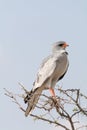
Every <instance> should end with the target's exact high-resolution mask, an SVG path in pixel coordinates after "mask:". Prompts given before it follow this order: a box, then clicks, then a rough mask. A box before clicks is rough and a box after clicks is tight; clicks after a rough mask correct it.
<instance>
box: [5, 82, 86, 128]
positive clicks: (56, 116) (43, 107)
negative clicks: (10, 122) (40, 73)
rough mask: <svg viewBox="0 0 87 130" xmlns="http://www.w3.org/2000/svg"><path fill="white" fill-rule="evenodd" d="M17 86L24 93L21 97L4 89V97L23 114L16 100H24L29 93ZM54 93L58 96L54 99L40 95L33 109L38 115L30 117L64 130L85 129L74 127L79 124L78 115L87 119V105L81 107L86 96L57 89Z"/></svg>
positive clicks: (78, 90)
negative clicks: (14, 104)
mask: <svg viewBox="0 0 87 130" xmlns="http://www.w3.org/2000/svg"><path fill="white" fill-rule="evenodd" d="M19 85H20V87H21V88H22V90H23V91H24V94H22V96H19V95H17V94H14V93H12V92H10V91H8V90H7V89H5V95H6V96H8V97H9V98H11V99H12V101H13V102H14V103H16V104H17V105H18V106H19V108H20V109H21V110H22V111H23V112H25V111H26V110H25V109H24V108H23V107H22V105H21V104H20V103H19V101H18V98H20V97H22V100H23V99H24V98H25V94H28V93H29V91H28V90H26V89H25V87H24V86H23V85H21V84H20V83H19ZM56 91H57V92H58V93H59V95H60V96H59V97H58V96H56V98H53V97H49V96H47V95H45V94H42V95H41V96H40V99H39V101H38V103H37V105H36V108H35V109H36V110H37V109H38V110H39V112H40V113H39V114H37V113H36V114H30V116H31V117H34V118H35V119H39V120H42V121H45V122H48V123H50V124H54V125H56V126H60V127H62V128H63V129H64V130H78V129H81V128H83V127H85V128H87V124H86V125H82V126H79V127H76V125H75V124H76V122H77V123H80V120H79V118H78V120H77V117H78V115H79V117H80V115H81V114H83V115H85V118H87V105H84V106H82V101H83V100H84V101H85V102H87V96H85V95H84V94H82V93H81V92H80V89H66V90H63V89H62V88H58V89H56ZM20 99H21V98H20ZM67 108H68V109H67ZM42 113H43V114H42ZM75 120H76V121H75ZM65 121H66V122H68V123H69V124H70V128H69V127H68V126H67V125H66V124H65V123H63V122H65Z"/></svg>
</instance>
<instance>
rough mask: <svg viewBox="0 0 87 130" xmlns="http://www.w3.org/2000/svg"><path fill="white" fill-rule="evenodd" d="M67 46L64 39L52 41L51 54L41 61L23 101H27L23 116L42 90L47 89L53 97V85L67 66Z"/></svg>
mask: <svg viewBox="0 0 87 130" xmlns="http://www.w3.org/2000/svg"><path fill="white" fill-rule="evenodd" d="M67 46H68V44H67V43H66V42H65V41H59V42H56V43H54V44H53V47H52V54H51V55H49V56H48V57H47V58H45V59H44V60H43V61H42V64H41V66H40V68H39V71H38V73H37V78H36V80H35V82H34V84H33V88H32V90H31V91H30V92H29V93H28V94H27V96H26V97H25V99H24V102H25V103H28V106H27V109H26V112H25V116H28V115H29V114H30V113H31V111H32V110H33V109H34V108H35V106H36V104H37V102H38V100H39V97H40V95H41V93H42V91H43V90H45V89H49V90H50V93H51V95H52V96H54V97H55V92H54V87H55V85H56V83H57V82H58V81H59V80H61V79H62V78H63V76H64V75H65V73H66V72H67V69H68V66H69V61H68V57H67V55H68V53H67V51H66V47H67Z"/></svg>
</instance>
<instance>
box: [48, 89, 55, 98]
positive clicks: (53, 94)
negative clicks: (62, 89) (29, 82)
mask: <svg viewBox="0 0 87 130" xmlns="http://www.w3.org/2000/svg"><path fill="white" fill-rule="evenodd" d="M49 91H50V93H51V95H52V96H53V97H55V92H54V89H53V88H49Z"/></svg>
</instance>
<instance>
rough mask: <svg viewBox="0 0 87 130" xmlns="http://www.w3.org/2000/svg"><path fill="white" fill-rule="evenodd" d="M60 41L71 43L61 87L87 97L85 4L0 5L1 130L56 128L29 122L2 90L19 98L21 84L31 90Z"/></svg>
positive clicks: (24, 1) (7, 1)
mask: <svg viewBox="0 0 87 130" xmlns="http://www.w3.org/2000/svg"><path fill="white" fill-rule="evenodd" d="M59 40H64V41H66V42H67V43H68V44H69V47H68V48H67V51H68V53H69V62H70V65H69V69H68V72H67V74H66V76H65V77H64V78H63V80H62V81H60V82H59V84H60V85H62V86H63V88H64V89H67V88H80V89H81V91H82V92H83V93H84V94H86V93H87V58H86V57H87V0H43V1H41V0H36V1H35V0H32V1H31V0H15V1H12V0H0V122H1V125H0V129H2V130H11V129H12V130H15V129H17V130H18V129H21V130H24V129H25V130H29V129H32V130H36V129H42V130H44V129H45V130H48V129H50V130H53V129H55V127H54V126H51V125H48V124H47V123H44V122H42V121H36V122H34V121H33V119H32V118H31V117H27V118H25V116H24V113H23V112H22V111H20V110H19V109H18V107H17V106H16V105H15V104H13V103H12V102H11V100H10V99H9V98H8V97H6V96H5V95H4V92H5V91H4V90H3V88H6V89H8V90H9V91H12V92H14V93H18V92H19V85H18V82H20V83H22V84H23V85H24V86H25V87H26V88H27V89H28V90H30V89H31V88H32V83H33V81H34V80H35V78H36V73H37V71H38V68H39V65H40V63H41V61H42V59H43V58H44V57H46V56H48V55H49V54H50V53H51V46H52V44H53V43H54V42H56V41H59ZM85 121H86V120H85ZM86 122H87V121H86ZM52 127H53V128H52Z"/></svg>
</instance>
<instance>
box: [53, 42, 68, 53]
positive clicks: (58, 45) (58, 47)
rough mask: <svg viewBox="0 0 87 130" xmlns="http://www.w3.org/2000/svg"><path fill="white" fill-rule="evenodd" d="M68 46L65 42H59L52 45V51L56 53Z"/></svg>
mask: <svg viewBox="0 0 87 130" xmlns="http://www.w3.org/2000/svg"><path fill="white" fill-rule="evenodd" d="M67 46H69V45H68V44H67V43H66V42H65V41H59V42H56V43H54V44H53V47H52V51H53V52H58V51H60V50H65V49H66V47H67Z"/></svg>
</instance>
